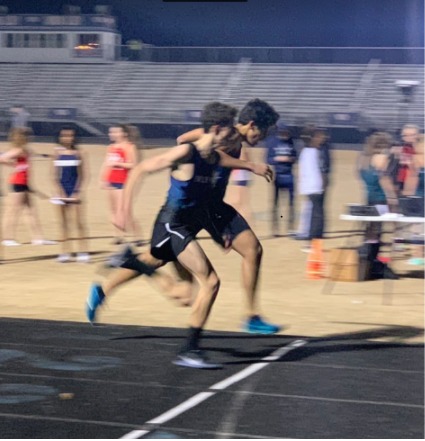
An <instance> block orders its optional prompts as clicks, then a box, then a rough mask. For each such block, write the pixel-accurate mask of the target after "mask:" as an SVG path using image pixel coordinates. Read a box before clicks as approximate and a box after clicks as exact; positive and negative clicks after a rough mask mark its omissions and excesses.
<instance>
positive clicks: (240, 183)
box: [231, 181, 250, 187]
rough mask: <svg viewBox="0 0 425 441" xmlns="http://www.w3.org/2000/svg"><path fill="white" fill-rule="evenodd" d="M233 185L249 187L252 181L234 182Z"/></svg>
mask: <svg viewBox="0 0 425 441" xmlns="http://www.w3.org/2000/svg"><path fill="white" fill-rule="evenodd" d="M231 184H232V185H236V186H237V187H249V184H250V181H232V182H231Z"/></svg>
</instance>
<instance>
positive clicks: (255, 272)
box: [177, 99, 281, 334]
mask: <svg viewBox="0 0 425 441" xmlns="http://www.w3.org/2000/svg"><path fill="white" fill-rule="evenodd" d="M278 118H279V114H278V113H277V112H276V111H275V110H274V109H273V107H272V106H270V105H269V104H268V103H267V102H265V101H262V100H259V99H254V100H251V101H249V102H248V103H247V104H246V105H245V106H244V107H243V108H242V110H241V112H240V114H239V118H238V123H237V124H236V126H235V128H234V130H233V133H232V135H231V136H230V137H229V138H228V139H226V141H225V142H223V143H222V145H221V146H220V148H219V150H218V151H222V152H225V153H226V154H228V155H229V156H232V157H233V158H239V157H240V155H241V151H242V148H243V147H245V148H246V147H247V146H251V147H253V146H255V145H257V144H258V142H259V141H261V140H262V139H264V138H265V137H266V135H267V132H268V130H269V129H270V127H272V126H274V125H275V124H276V122H277V120H278ZM201 136H202V129H195V130H193V131H191V132H188V133H186V134H184V135H182V136H180V137H179V138H178V139H177V141H178V142H179V143H185V142H193V141H196V140H197V139H199V138H200V137H201ZM230 173H231V170H230V169H228V168H224V167H220V168H219V170H218V177H217V182H216V185H215V188H214V191H213V194H212V197H211V202H210V204H209V212H210V216H209V222H208V223H206V225H204V226H203V228H204V229H205V230H206V231H207V232H208V233H209V234H210V235H211V237H212V238H213V239H214V240H215V241H216V242H217V243H218V244H219V245H220V246H222V247H224V248H226V249H228V250H230V249H233V250H234V251H236V252H237V253H238V254H240V255H241V256H242V259H243V260H242V280H243V288H244V290H245V293H246V298H247V304H246V305H247V318H246V320H244V322H243V324H242V329H243V330H244V331H245V332H249V333H253V334H275V333H277V332H279V331H280V330H281V327H280V326H277V325H274V324H271V323H268V322H267V321H265V320H264V319H263V318H262V317H261V314H260V307H259V305H258V281H259V274H260V267H261V260H262V255H263V248H262V246H261V244H260V241H259V240H258V238H257V236H256V235H255V233H254V232H253V231H252V229H251V227H250V226H249V224H248V223H247V222H246V220H245V219H244V218H243V217H242V216H241V215H240V214H239V213H238V212H237V211H236V210H235V209H234V208H233V207H232V206H230V205H228V204H226V203H225V202H224V201H223V199H224V196H225V194H226V190H227V186H228V184H229V178H230ZM179 273H180V276H181V277H183V278H184V279H185V280H188V281H189V282H190V277H187V276H186V277H185V275H184V273H182V272H181V271H179Z"/></svg>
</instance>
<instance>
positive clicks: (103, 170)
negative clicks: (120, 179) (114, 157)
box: [99, 148, 111, 188]
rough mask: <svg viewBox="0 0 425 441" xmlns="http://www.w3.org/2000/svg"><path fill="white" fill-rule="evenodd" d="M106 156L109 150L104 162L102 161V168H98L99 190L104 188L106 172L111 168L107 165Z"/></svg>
mask: <svg viewBox="0 0 425 441" xmlns="http://www.w3.org/2000/svg"><path fill="white" fill-rule="evenodd" d="M108 154H109V148H108V151H107V153H106V157H105V160H104V161H103V164H102V167H101V168H100V175H99V185H100V187H101V188H103V187H105V185H106V184H105V176H106V172H107V171H108V170H109V169H110V168H111V167H110V165H109V164H108Z"/></svg>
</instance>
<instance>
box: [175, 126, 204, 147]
mask: <svg viewBox="0 0 425 441" xmlns="http://www.w3.org/2000/svg"><path fill="white" fill-rule="evenodd" d="M203 135H205V131H204V129H195V130H191V131H190V132H186V133H183V135H181V136H179V137H178V138H177V144H179V145H180V144H186V143H188V142H195V141H198V140H199V139H200V138H202V136H203Z"/></svg>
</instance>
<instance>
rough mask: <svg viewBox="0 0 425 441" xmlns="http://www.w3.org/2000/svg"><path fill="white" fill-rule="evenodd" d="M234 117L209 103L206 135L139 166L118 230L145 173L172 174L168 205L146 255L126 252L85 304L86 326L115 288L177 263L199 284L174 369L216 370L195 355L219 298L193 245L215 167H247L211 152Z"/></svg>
mask: <svg viewBox="0 0 425 441" xmlns="http://www.w3.org/2000/svg"><path fill="white" fill-rule="evenodd" d="M236 113H237V111H236V109H234V108H233V107H231V106H228V105H225V104H221V103H210V104H208V105H207V106H206V107H205V109H204V112H203V119H202V121H203V128H204V135H203V136H202V137H200V139H199V140H198V141H197V142H196V143H187V144H183V145H180V146H178V147H174V148H172V149H170V150H169V151H168V152H166V153H164V154H163V155H159V156H157V157H154V158H151V159H149V160H146V161H144V162H142V163H141V164H139V166H138V167H137V168H136V169H135V170H134V172H133V173H132V175H131V177H130V179H129V182H128V184H127V186H126V192H125V203H124V210H123V212H121V213H120V214H121V216H119V218H118V220H117V224H118V226H119V227H120V228H122V229H125V226H126V215H127V214H128V213H129V212H130V210H131V201H132V196H133V190H134V186H135V184H136V182H137V181H138V180H139V179H140V178H141V177H142V176H143V175H145V174H149V173H155V172H158V171H161V170H164V169H167V168H171V169H172V173H171V185H170V189H169V191H168V197H167V201H166V204H165V205H164V206H163V207H162V209H161V211H160V213H159V215H158V217H157V219H156V222H155V225H154V230H153V234H152V240H151V250H150V253H145V254H143V255H141V256H140V257H139V259H138V258H137V257H136V256H135V255H133V254H132V253H131V251H130V250H128V252H127V253H126V255H125V256H124V258H123V263H122V265H121V267H122V269H121V270H120V271H119V272H117V274H116V276H115V277H114V281H113V282H112V283H110V284H109V285H108V286H104V287H103V288H102V287H101V286H99V285H94V286H93V287H92V289H91V292H90V294H89V298H88V300H87V315H88V318H89V320H90V321H94V320H95V316H96V310H97V308H98V307H99V306H100V305H101V304H102V303H103V301H104V299H105V296H108V295H109V294H110V293H111V292H112V290H113V289H115V288H116V287H118V286H119V285H122V284H123V283H125V282H126V281H128V280H131V279H133V278H135V277H137V276H139V275H143V274H146V275H148V276H150V277H154V275H155V270H156V269H157V268H159V267H161V266H163V265H164V264H165V263H167V262H171V261H178V263H179V264H180V265H181V266H182V267H183V268H185V270H186V271H188V272H189V273H190V275H191V276H192V277H194V278H196V279H197V281H198V282H199V285H200V290H199V293H198V296H197V298H196V300H195V301H194V303H193V306H192V315H191V319H190V329H189V335H188V339H187V341H186V344H185V345H184V347H183V348H182V350H181V352H180V353H179V355H178V357H177V359H176V360H175V364H179V365H182V366H187V367H195V368H217V367H219V366H218V365H216V364H212V363H209V362H208V360H207V358H206V356H205V355H204V354H203V353H202V352H201V351H199V340H200V337H201V332H202V329H203V327H204V325H205V323H206V321H207V319H208V316H209V314H210V311H211V308H212V306H213V303H214V301H215V298H216V296H217V294H218V290H219V286H220V281H219V278H218V276H217V274H216V272H215V270H214V268H213V267H212V265H211V263H210V261H209V260H208V258H207V256H206V255H205V253H204V252H203V250H202V248H201V247H200V245H199V244H198V242H197V241H196V235H197V233H198V232H199V231H200V230H201V229H202V228H203V225H205V224H206V223H208V222H209V221H210V220H209V212H208V206H209V204H210V202H211V196H213V195H212V193H211V186H212V185H213V184H214V183H215V181H216V179H217V173H216V172H217V168H218V166H219V165H220V164H221V165H223V166H229V167H233V168H237V167H239V168H242V167H243V166H244V165H245V164H244V162H243V161H239V160H234V159H233V158H231V157H228V156H227V155H224V154H221V155H223V156H221V155H220V154H218V153H217V152H215V147H217V146H218V145H219V144H220V143H221V142H222V141H223V140H224V139H225V138H226V137H228V136H229V134H230V133H231V131H232V128H233V124H234V118H235V116H236ZM248 167H249V168H250V169H253V171H254V172H256V173H258V174H260V175H262V176H265V177H269V176H270V170H269V169H268V167H266V166H264V167H263V166H262V165H260V166H252V167H251V166H248Z"/></svg>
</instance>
